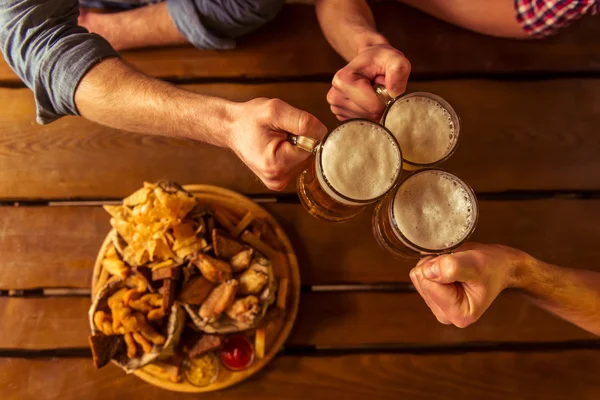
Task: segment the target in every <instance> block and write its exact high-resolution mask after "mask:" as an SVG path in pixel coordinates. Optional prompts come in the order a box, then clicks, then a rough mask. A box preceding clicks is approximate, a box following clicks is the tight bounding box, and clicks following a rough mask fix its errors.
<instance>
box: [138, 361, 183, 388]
mask: <svg viewBox="0 0 600 400" xmlns="http://www.w3.org/2000/svg"><path fill="white" fill-rule="evenodd" d="M144 371H146V372H148V373H149V374H151V375H154V376H156V377H158V378H160V379H163V380H168V381H171V382H174V383H177V382H181V374H180V372H179V367H177V366H175V365H170V364H166V363H164V362H160V361H154V362H153V363H152V364H148V365H146V366H144Z"/></svg>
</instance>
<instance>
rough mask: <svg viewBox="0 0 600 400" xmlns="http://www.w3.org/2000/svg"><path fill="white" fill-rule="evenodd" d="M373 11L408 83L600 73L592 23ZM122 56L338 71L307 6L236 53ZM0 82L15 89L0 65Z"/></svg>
mask: <svg viewBox="0 0 600 400" xmlns="http://www.w3.org/2000/svg"><path fill="white" fill-rule="evenodd" d="M373 8H374V13H375V19H376V21H377V27H378V29H379V30H380V31H381V32H382V33H383V34H384V35H385V36H386V37H387V38H388V39H389V40H390V42H391V43H392V44H393V45H394V46H396V47H397V48H398V49H400V50H402V51H403V52H405V53H406V55H407V57H408V58H409V59H410V61H411V64H412V76H413V78H418V77H423V76H430V75H444V76H450V75H457V74H460V75H468V74H477V75H480V74H510V73H522V72H530V73H540V72H541V73H544V72H551V73H555V72H599V71H600V44H599V43H598V41H597V40H595V38H597V37H598V35H599V34H600V28H599V27H598V24H597V21H596V20H594V18H583V20H582V21H580V22H578V23H576V24H574V26H572V27H570V28H569V29H565V30H564V31H563V32H561V34H560V35H558V36H557V37H553V38H550V39H545V40H542V41H540V40H535V41H515V40H506V39H497V38H492V37H487V36H483V35H479V34H476V33H473V32H469V31H466V30H463V29H460V28H458V27H455V26H452V25H450V24H447V23H445V22H441V21H439V20H436V19H434V18H432V17H429V16H428V15H426V14H423V13H421V12H419V11H416V10H414V9H412V8H410V7H406V6H403V5H401V4H397V3H392V2H386V3H384V4H376V5H374V7H373ZM123 57H124V59H125V60H126V61H127V62H129V63H131V64H132V65H134V66H135V67H137V68H139V69H140V70H142V71H143V72H145V73H147V74H150V75H154V76H158V77H161V78H169V79H191V78H215V77H220V78H242V79H244V78H265V77H267V78H274V77H294V76H314V75H325V76H331V75H333V74H334V73H335V72H336V71H337V70H338V69H339V68H340V67H341V66H343V60H342V59H341V57H339V56H338V55H337V54H336V53H335V51H334V50H333V49H332V48H331V47H330V46H329V44H328V43H327V42H326V40H325V38H324V37H323V34H322V33H321V31H320V29H319V26H318V23H317V20H316V16H315V12H314V9H313V7H312V6H306V5H286V6H285V7H284V9H283V10H282V12H281V13H280V14H279V16H278V17H277V18H276V19H275V20H274V21H272V22H271V23H270V24H268V25H267V26H265V27H264V28H262V29H260V30H258V31H257V32H254V33H252V34H250V35H248V36H247V37H245V38H242V39H241V40H239V41H238V46H237V48H236V50H234V51H229V52H223V51H199V50H196V49H194V48H192V47H175V48H163V49H145V50H136V51H129V52H125V53H123ZM0 82H18V78H17V77H16V76H15V74H14V73H13V72H12V71H11V70H10V68H9V67H8V65H7V64H6V63H5V62H4V61H3V60H2V61H0Z"/></svg>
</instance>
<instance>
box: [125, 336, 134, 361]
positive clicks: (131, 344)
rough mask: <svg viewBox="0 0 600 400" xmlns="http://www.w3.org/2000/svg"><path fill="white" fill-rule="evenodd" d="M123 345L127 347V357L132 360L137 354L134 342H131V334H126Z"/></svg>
mask: <svg viewBox="0 0 600 400" xmlns="http://www.w3.org/2000/svg"><path fill="white" fill-rule="evenodd" d="M124 337H125V344H126V345H127V357H129V358H134V357H135V355H136V354H137V348H136V347H135V341H134V340H133V335H132V334H131V333H126V334H125V335H124Z"/></svg>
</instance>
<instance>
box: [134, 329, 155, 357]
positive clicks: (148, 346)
mask: <svg viewBox="0 0 600 400" xmlns="http://www.w3.org/2000/svg"><path fill="white" fill-rule="evenodd" d="M132 335H133V340H135V341H136V342H137V343H138V344H139V345H140V346H142V350H144V353H150V352H151V351H152V344H151V343H150V342H149V341H148V340H147V339H146V338H145V337H143V336H142V335H140V334H139V333H137V332H133V334H132Z"/></svg>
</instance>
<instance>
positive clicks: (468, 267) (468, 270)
mask: <svg viewBox="0 0 600 400" xmlns="http://www.w3.org/2000/svg"><path fill="white" fill-rule="evenodd" d="M422 268H423V275H424V276H425V278H427V279H429V280H430V281H433V282H437V283H444V284H445V283H454V282H469V281H470V280H472V279H473V278H474V277H475V271H476V270H475V268H474V260H473V257H472V254H471V253H470V252H468V251H464V252H460V253H454V254H444V255H441V256H438V257H436V258H434V259H432V260H431V261H429V262H428V263H427V264H425V265H423V267H422Z"/></svg>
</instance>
